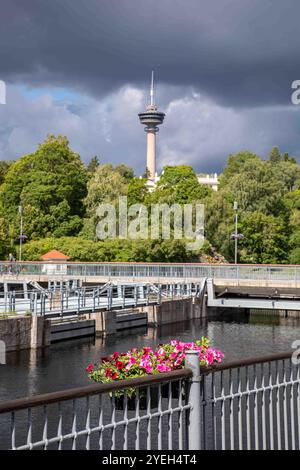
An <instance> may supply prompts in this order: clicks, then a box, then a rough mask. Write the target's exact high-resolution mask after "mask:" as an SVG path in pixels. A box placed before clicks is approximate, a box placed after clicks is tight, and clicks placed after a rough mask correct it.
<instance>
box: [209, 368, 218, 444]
mask: <svg viewBox="0 0 300 470" xmlns="http://www.w3.org/2000/svg"><path fill="white" fill-rule="evenodd" d="M210 397H211V428H212V449H213V450H215V449H216V446H217V439H216V410H215V406H216V405H215V374H211V391H210Z"/></svg>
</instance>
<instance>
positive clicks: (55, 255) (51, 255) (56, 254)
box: [41, 250, 70, 261]
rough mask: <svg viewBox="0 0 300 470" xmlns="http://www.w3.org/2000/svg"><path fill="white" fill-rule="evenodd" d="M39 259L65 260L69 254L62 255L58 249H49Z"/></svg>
mask: <svg viewBox="0 0 300 470" xmlns="http://www.w3.org/2000/svg"><path fill="white" fill-rule="evenodd" d="M41 259H42V260H43V261H50V260H51V261H52V260H59V261H66V260H68V259H70V257H69V256H66V255H64V254H63V253H61V252H60V251H58V250H51V251H48V253H45V254H44V255H43V256H41Z"/></svg>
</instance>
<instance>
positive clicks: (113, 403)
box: [111, 394, 116, 450]
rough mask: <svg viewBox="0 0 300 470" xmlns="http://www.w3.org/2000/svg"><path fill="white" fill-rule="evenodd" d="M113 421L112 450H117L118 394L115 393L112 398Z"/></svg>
mask: <svg viewBox="0 0 300 470" xmlns="http://www.w3.org/2000/svg"><path fill="white" fill-rule="evenodd" d="M111 423H112V424H113V427H112V436H111V441H112V443H111V450H116V396H115V394H113V396H112V399H111Z"/></svg>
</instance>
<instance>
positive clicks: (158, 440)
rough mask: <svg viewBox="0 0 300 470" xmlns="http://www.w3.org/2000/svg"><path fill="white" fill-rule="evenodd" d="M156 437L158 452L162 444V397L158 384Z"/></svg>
mask: <svg viewBox="0 0 300 470" xmlns="http://www.w3.org/2000/svg"><path fill="white" fill-rule="evenodd" d="M158 412H159V415H158V423H157V425H158V436H157V448H158V450H162V448H163V443H162V438H163V431H162V414H161V412H162V397H161V384H158Z"/></svg>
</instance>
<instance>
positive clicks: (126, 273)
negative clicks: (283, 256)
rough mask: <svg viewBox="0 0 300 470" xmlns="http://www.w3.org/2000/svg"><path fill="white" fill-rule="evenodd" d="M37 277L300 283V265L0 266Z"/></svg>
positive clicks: (0, 269)
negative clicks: (242, 280) (206, 279)
mask: <svg viewBox="0 0 300 470" xmlns="http://www.w3.org/2000/svg"><path fill="white" fill-rule="evenodd" d="M9 274H11V275H14V276H18V275H35V276H47V277H49V278H51V277H57V278H64V277H72V278H87V277H104V278H107V279H110V278H122V277H127V278H161V279H164V278H181V279H190V278H193V279H198V278H202V277H208V278H214V279H252V280H282V281H295V282H296V281H300V266H299V265H249V264H239V265H234V264H201V263H166V264H164V263H160V264H156V263H44V262H22V263H7V262H2V263H0V276H1V275H2V276H4V275H9Z"/></svg>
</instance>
